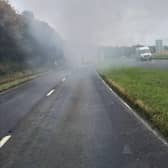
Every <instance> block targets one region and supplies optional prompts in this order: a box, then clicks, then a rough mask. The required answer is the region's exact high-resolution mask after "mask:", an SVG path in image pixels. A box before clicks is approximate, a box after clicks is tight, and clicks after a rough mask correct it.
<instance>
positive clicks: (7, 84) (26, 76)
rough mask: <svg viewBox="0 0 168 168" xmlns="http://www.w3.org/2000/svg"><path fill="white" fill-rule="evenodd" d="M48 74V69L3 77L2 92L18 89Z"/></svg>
mask: <svg viewBox="0 0 168 168" xmlns="http://www.w3.org/2000/svg"><path fill="white" fill-rule="evenodd" d="M46 72H48V70H47V69H37V70H36V71H24V72H15V73H11V74H8V75H3V76H2V75H1V76H0V92H2V91H5V90H8V89H10V88H13V87H17V86H18V85H21V84H23V83H25V82H27V81H30V80H33V79H35V78H37V77H39V76H41V75H42V74H43V73H46Z"/></svg>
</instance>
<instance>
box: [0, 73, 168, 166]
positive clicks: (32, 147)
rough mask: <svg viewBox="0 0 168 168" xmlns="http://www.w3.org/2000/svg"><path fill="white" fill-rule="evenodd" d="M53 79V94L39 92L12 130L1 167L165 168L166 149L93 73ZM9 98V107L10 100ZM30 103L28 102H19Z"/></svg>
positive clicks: (0, 155)
mask: <svg viewBox="0 0 168 168" xmlns="http://www.w3.org/2000/svg"><path fill="white" fill-rule="evenodd" d="M51 78H54V79H52V80H53V81H55V80H56V79H57V80H56V81H55V86H54V89H55V90H54V92H50V93H52V94H51V95H50V96H45V94H44V95H43V93H44V92H45V91H44V92H42V95H43V96H42V98H41V99H40V100H39V101H38V102H37V103H36V104H34V105H33V107H32V108H31V110H30V111H29V113H27V114H26V115H25V116H24V117H22V120H21V121H20V122H19V123H18V124H17V125H16V126H15V129H14V130H13V132H12V138H11V139H10V140H9V142H8V143H7V144H6V145H5V146H4V147H3V148H1V149H0V168H167V165H168V159H167V158H168V148H167V147H166V146H165V145H164V144H162V142H161V141H160V140H159V139H158V138H157V137H156V136H155V135H153V134H152V133H151V132H150V131H149V130H148V129H147V128H146V127H145V126H144V125H143V124H142V123H141V122H140V121H139V120H138V119H137V118H135V117H134V115H133V114H132V113H131V112H130V110H129V109H128V108H127V107H126V106H125V105H124V104H123V103H122V102H121V101H120V100H119V99H118V98H117V97H116V96H115V95H114V94H113V93H111V92H110V90H109V89H108V88H107V87H106V86H105V85H104V84H103V83H102V81H101V80H100V78H99V77H98V75H97V74H96V73H95V72H94V71H92V70H75V71H73V72H71V73H69V75H66V77H65V78H63V80H62V76H61V78H59V79H58V77H57V75H55V76H54V75H53V76H51ZM59 80H60V81H59ZM42 83H43V80H42V81H41V82H40V85H43V84H42ZM51 83H52V82H51ZM52 84H53V83H52ZM34 87H35V86H34V85H30V86H28V89H32V90H33V88H34ZM24 90H25V89H24V88H22V89H21V90H20V89H17V92H19V93H20V94H21V92H24ZM26 90H27V89H26ZM8 94H9V93H8ZM30 94H31V93H30ZM5 96H6V95H2V96H1V97H2V98H3V97H5ZM33 97H34V96H33V95H32V97H30V98H33ZM2 98H1V99H2ZM9 99H11V102H12V100H13V98H12V96H11V97H10V96H9ZM5 100H6V101H7V100H8V99H7V97H6V99H5ZM19 100H21V99H19ZM29 101H31V100H29V98H28V97H27V99H23V101H22V103H23V104H27V103H29ZM1 104H2V103H1ZM16 105H17V106H20V105H21V102H20V101H18V104H16ZM1 106H2V105H0V108H1ZM3 106H4V105H3ZM8 106H9V105H8ZM22 106H23V105H22ZM25 106H26V105H25ZM9 108H10V107H9ZM13 108H14V107H13ZM11 110H13V109H12V107H11ZM23 111H24V108H23V110H22V112H23ZM0 112H1V111H0ZM18 112H19V110H18ZM19 113H20V112H19ZM1 116H2V115H1Z"/></svg>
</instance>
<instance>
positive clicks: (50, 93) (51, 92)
mask: <svg viewBox="0 0 168 168" xmlns="http://www.w3.org/2000/svg"><path fill="white" fill-rule="evenodd" d="M54 91H55V89H53V90H51V91H50V92H49V93H48V94H47V95H46V96H47V97H48V96H51V95H52V94H53V93H54Z"/></svg>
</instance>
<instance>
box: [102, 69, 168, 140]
mask: <svg viewBox="0 0 168 168" xmlns="http://www.w3.org/2000/svg"><path fill="white" fill-rule="evenodd" d="M102 76H103V78H104V79H105V80H106V81H107V82H108V83H109V85H111V87H112V88H113V89H114V90H116V91H117V92H118V93H119V94H120V95H121V96H122V97H123V98H125V100H127V101H128V103H130V104H131V105H132V106H133V107H134V108H136V110H137V111H138V112H139V113H140V114H141V115H143V116H144V117H146V118H147V119H148V120H150V122H151V123H152V125H153V126H155V127H156V128H158V129H159V130H160V131H161V132H162V133H163V134H164V135H165V136H166V137H168V70H167V71H165V70H158V69H157V70H156V69H142V68H123V69H111V70H109V69H108V70H106V71H104V72H102Z"/></svg>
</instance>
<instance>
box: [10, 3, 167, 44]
mask: <svg viewBox="0 0 168 168" xmlns="http://www.w3.org/2000/svg"><path fill="white" fill-rule="evenodd" d="M10 2H11V3H12V5H13V6H14V7H15V8H16V9H17V10H19V11H22V10H31V11H33V12H34V14H35V15H36V16H37V17H38V18H40V19H41V20H45V21H47V22H49V24H51V25H52V26H53V27H54V28H55V29H56V31H57V32H59V33H60V34H61V35H62V36H63V37H64V39H65V40H70V41H73V42H74V43H86V42H88V43H99V44H100V43H101V44H104V45H132V44H137V43H145V44H148V43H154V41H155V39H157V38H168V31H167V30H168V18H167V16H168V10H167V7H168V1H167V0H10Z"/></svg>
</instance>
